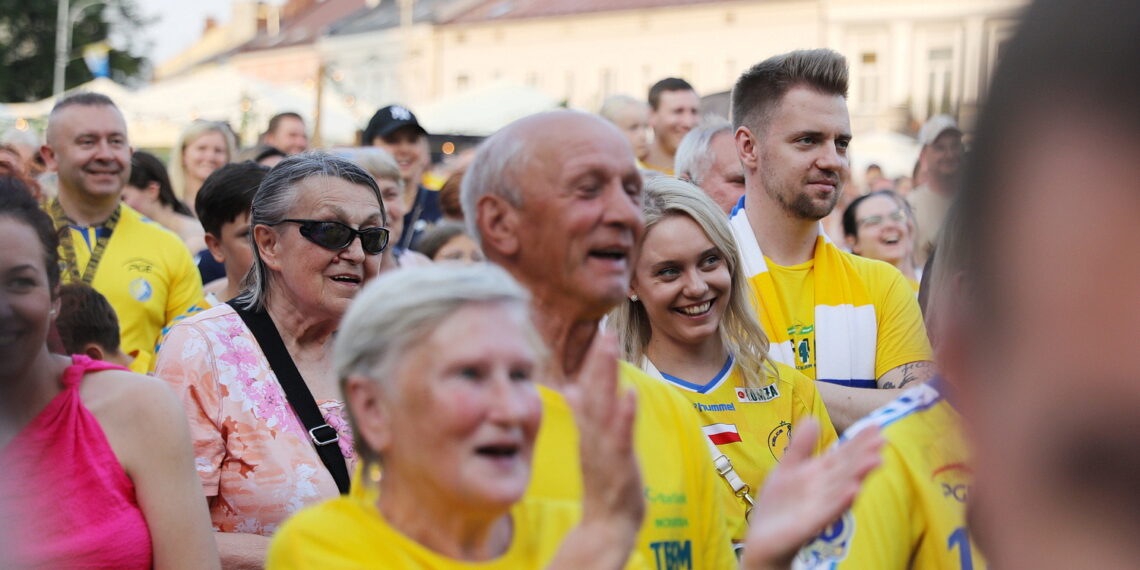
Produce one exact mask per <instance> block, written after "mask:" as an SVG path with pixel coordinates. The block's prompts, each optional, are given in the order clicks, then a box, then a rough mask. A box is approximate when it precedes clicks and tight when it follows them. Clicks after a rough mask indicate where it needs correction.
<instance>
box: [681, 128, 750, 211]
mask: <svg viewBox="0 0 1140 570" xmlns="http://www.w3.org/2000/svg"><path fill="white" fill-rule="evenodd" d="M733 132H734V129H733V128H732V123H730V122H728V121H719V122H716V123H712V124H709V125H703V126H700V127H697V128H695V129H693V130H691V131H689V134H687V135H685V138H683V139H681V145H680V146H678V147H677V155H676V157H675V158H674V163H673V171H674V172H676V173H677V178H680V179H681V180H688V181H689V182H692V183H693V184H696V185H697V186H698V187H700V189H701V190H704V191H705V193H706V194H708V195H709V197H710V198H712V199H713V202H716V205H717V206H720V209H721V210H724V213H725V214H728V213H730V212H732V209H733V208H734V207H735V206H736V203H737V202H739V201H740V197H741V196H743V195H744V165H742V164H741V163H740V157H739V156H737V154H736V141H735V139H734V138H733Z"/></svg>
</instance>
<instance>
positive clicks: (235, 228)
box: [206, 212, 253, 282]
mask: <svg viewBox="0 0 1140 570" xmlns="http://www.w3.org/2000/svg"><path fill="white" fill-rule="evenodd" d="M221 234H222V235H220V236H211V238H209V239H207V240H206V245H207V246H208V247H209V248H210V254H211V255H213V256H214V260H215V261H217V262H218V263H221V264H222V265H224V266H225V268H226V277H227V278H228V279H230V280H231V281H234V282H236V281H238V280H240V279H242V278H243V277H244V276H245V274H246V273H248V272H249V268H250V267H251V266H253V246H252V245H250V240H249V212H244V213H242V214H240V215H238V217H236V218H234V220H233V221H232V222H226V223H224V224H222V229H221Z"/></svg>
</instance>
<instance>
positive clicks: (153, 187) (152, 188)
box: [142, 180, 158, 200]
mask: <svg viewBox="0 0 1140 570" xmlns="http://www.w3.org/2000/svg"><path fill="white" fill-rule="evenodd" d="M142 190H143V192H146V193H147V195H148V196H150V197H151V198H152V199H154V200H158V182H157V181H154V180H151V181H150V182H147V184H146V188H143V189H142Z"/></svg>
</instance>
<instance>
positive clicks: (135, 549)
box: [0, 179, 219, 568]
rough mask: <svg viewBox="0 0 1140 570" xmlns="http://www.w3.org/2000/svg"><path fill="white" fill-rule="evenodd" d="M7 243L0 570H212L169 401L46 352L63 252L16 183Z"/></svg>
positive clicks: (0, 190)
mask: <svg viewBox="0 0 1140 570" xmlns="http://www.w3.org/2000/svg"><path fill="white" fill-rule="evenodd" d="M0 243H2V244H4V245H3V247H2V248H0V466H2V468H0V568H25V567H35V568H80V567H82V568H150V567H160V568H216V567H218V566H219V563H218V555H217V551H216V548H215V546H214V541H213V537H212V533H211V531H210V524H209V517H208V514H207V511H206V505H205V502H203V501H202V500H201V495H200V491H199V485H198V479H197V476H196V475H195V472H194V464H193V459H192V453H191V449H190V439H189V432H188V428H187V426H186V423H185V421H183V415H182V413H181V406H180V405H179V404H178V402H177V400H176V399H175V397H174V395H173V394H172V393H171V392H170V391H169V389H167V388H166V386H165V384H163V383H162V382H161V381H159V380H155V379H151V378H148V377H146V376H141V375H137V374H133V373H131V372H128V371H126V369H124V368H121V367H119V366H116V365H113V364H108V363H106V362H101V361H94V360H91V359H90V358H88V357H86V356H78V355H77V356H73V357H64V356H58V355H53V354H50V353H49V352H48V349H47V342H46V341H47V335H48V330H49V329H50V328H51V323H52V321H53V320H54V318H55V312H56V308H57V307H58V302H57V295H56V294H57V291H58V287H59V280H60V269H59V263H58V260H57V247H58V242H57V238H56V233H55V229H54V228H53V225H52V221H51V218H49V217H48V216H47V215H46V214H45V213H43V212H42V211H41V210H39V208H38V207H37V205H36V203H35V201H34V200H32V198H31V197H30V195H28V194H26V193H25V192H24V191H23V189H22V188H21V187H19V186H18V185H16V184H14V183H12V182H11V179H0Z"/></svg>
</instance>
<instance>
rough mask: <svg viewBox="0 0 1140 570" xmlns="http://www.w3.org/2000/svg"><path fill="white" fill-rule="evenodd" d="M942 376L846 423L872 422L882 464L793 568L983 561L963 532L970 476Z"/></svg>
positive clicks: (976, 569) (964, 566) (979, 564)
mask: <svg viewBox="0 0 1140 570" xmlns="http://www.w3.org/2000/svg"><path fill="white" fill-rule="evenodd" d="M945 390H946V388H945V385H944V384H943V381H942V380H941V379H937V378H936V379H934V380H931V381H930V382H928V383H927V384H924V385H921V386H917V387H915V388H912V389H910V390H908V391H906V392H904V393H903V395H902V396H900V397H899V398H897V399H895V400H894V401H893V402H891V403H890V404H887V405H886V406H883V407H882V408H879V409H878V410H876V411H875V412H874V413H872V414H871V415H870V416H868V417H867V418H865V419H863V420H861V421H860V422H859V423H857V424H855V425H854V426H852V428H851V430H849V431H848V432H847V433H845V434H844V438H848V437H850V436H851V434H853V433H857V432H858V430H859V429H861V427H863V426H867V425H878V426H879V427H880V428H882V430H883V436H884V438H885V439H886V440H887V444H886V446H885V447H884V448H883V464H882V466H881V467H879V468H878V469H877V470H875V471H874V472H872V473H871V475H870V476H868V477H867V480H866V481H865V482H864V483H863V490H862V491H861V492H860V493H859V497H858V498H857V499H856V501H855V504H854V505H853V506H852V508H851V510H850V511H848V512H847V513H846V514H844V516H843V517H842V518H840V520H839V521H836V523H834V524H832V525H831V526H829V527H828V528H826V529H824V531H823V532H822V533H820V535H819V536H818V537H816V539H815V540H813V541H812V542H811V543H809V544H808V545H807V546H805V547H804V549H803V550H801V551H800V555H799V557H798V558H797V560H796V565H795V567H796V568H812V569H822V568H828V569H831V568H853V569H857V568H955V569H961V570H970V569H972V570H982V569H984V568H985V567H986V563H985V560H984V559H983V557H982V556H981V554H980V553H979V552H978V550H977V548H976V547H975V546H974V544H973V542H972V541H971V540H970V537H969V532H968V531H967V529H966V500H967V497H968V496H969V491H970V485H971V484H972V481H973V474H972V472H971V471H970V467H969V465H970V459H969V453H968V451H967V448H966V443H965V440H964V438H963V436H962V431H961V428H960V421H961V418H960V416H959V415H958V412H957V411H956V410H955V409H954V407H953V406H952V405H951V403H950V402H949V401H948V400H947V399H946V397H945V394H944V392H945Z"/></svg>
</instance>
